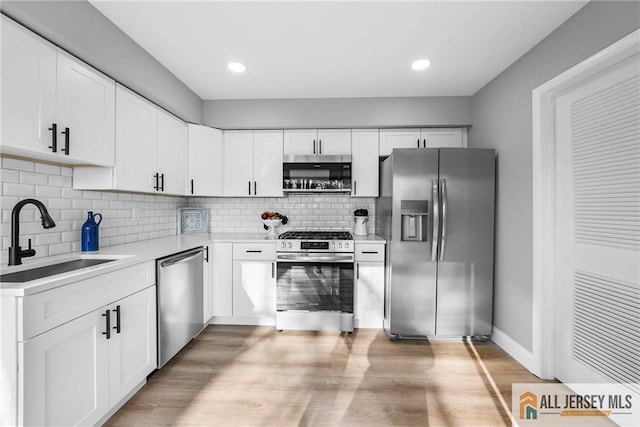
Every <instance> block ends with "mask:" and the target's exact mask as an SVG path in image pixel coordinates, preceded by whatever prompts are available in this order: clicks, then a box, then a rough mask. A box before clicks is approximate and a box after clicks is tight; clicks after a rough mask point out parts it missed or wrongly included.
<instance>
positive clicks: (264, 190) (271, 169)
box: [253, 130, 283, 197]
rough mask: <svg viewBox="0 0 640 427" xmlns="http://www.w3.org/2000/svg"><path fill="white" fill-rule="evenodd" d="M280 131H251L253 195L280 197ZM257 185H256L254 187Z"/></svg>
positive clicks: (281, 194)
mask: <svg viewBox="0 0 640 427" xmlns="http://www.w3.org/2000/svg"><path fill="white" fill-rule="evenodd" d="M282 161H283V156H282V131H281V130H257V131H254V133H253V171H254V172H253V179H254V181H255V184H254V196H258V197H282V196H283V193H282ZM256 186H257V187H256Z"/></svg>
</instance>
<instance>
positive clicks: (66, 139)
mask: <svg viewBox="0 0 640 427" xmlns="http://www.w3.org/2000/svg"><path fill="white" fill-rule="evenodd" d="M62 134H63V135H64V148H62V149H61V150H60V151H64V155H65V156H68V155H69V139H70V138H71V130H70V129H69V128H64V131H63V132H62Z"/></svg>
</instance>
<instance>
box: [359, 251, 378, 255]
mask: <svg viewBox="0 0 640 427" xmlns="http://www.w3.org/2000/svg"><path fill="white" fill-rule="evenodd" d="M362 253H363V254H377V253H378V251H362Z"/></svg>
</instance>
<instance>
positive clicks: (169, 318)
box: [156, 248, 203, 368]
mask: <svg viewBox="0 0 640 427" xmlns="http://www.w3.org/2000/svg"><path fill="white" fill-rule="evenodd" d="M202 261H203V249H202V248H197V249H192V250H189V251H185V252H181V253H178V254H175V255H172V256H169V257H166V258H161V259H158V260H157V262H156V274H157V275H156V278H157V280H158V284H157V285H158V287H157V296H158V368H161V367H163V366H164V365H165V364H166V363H167V362H168V361H169V360H170V359H171V358H172V357H173V356H175V355H176V353H178V352H179V351H180V349H182V347H184V346H185V345H186V344H187V343H188V342H189V341H190V340H191V339H192V338H193V337H195V336H196V335H197V334H198V333H199V332H200V331H201V330H202V327H203V320H202V309H203V301H202V292H203V283H202V281H203V279H202Z"/></svg>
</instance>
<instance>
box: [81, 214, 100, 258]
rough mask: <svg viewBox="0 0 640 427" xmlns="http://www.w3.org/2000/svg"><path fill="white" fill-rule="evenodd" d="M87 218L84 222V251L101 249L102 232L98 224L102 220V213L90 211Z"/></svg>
mask: <svg viewBox="0 0 640 427" xmlns="http://www.w3.org/2000/svg"><path fill="white" fill-rule="evenodd" d="M88 214H89V215H88V216H87V220H86V221H85V222H84V224H82V241H81V246H82V252H93V251H97V250H98V249H99V245H98V240H99V239H100V232H99V229H98V226H99V225H100V223H101V222H102V215H101V214H99V213H95V214H94V213H93V212H92V211H89V212H88Z"/></svg>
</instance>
